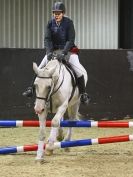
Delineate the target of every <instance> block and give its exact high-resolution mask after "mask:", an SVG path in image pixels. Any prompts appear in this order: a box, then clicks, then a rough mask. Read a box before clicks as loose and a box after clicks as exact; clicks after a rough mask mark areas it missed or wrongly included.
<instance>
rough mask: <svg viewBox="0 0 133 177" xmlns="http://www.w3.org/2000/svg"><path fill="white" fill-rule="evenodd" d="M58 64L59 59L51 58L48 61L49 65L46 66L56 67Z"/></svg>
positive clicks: (46, 67) (47, 67)
mask: <svg viewBox="0 0 133 177" xmlns="http://www.w3.org/2000/svg"><path fill="white" fill-rule="evenodd" d="M57 65H59V61H58V60H50V61H49V62H48V63H47V65H46V66H45V69H49V68H53V67H56V66H57Z"/></svg>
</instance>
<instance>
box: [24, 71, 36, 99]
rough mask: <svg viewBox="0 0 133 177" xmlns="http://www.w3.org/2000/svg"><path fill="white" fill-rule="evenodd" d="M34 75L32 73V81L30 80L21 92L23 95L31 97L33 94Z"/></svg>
mask: <svg viewBox="0 0 133 177" xmlns="http://www.w3.org/2000/svg"><path fill="white" fill-rule="evenodd" d="M35 78H36V75H34V77H33V79H32V81H31V85H30V87H28V88H27V89H26V90H25V91H24V92H23V94H22V95H23V96H26V97H32V96H33V94H34V81H35Z"/></svg>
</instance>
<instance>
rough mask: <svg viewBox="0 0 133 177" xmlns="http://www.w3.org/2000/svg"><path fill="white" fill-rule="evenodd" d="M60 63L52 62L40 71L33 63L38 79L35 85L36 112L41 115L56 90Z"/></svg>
mask: <svg viewBox="0 0 133 177" xmlns="http://www.w3.org/2000/svg"><path fill="white" fill-rule="evenodd" d="M58 65H59V64H58V61H56V60H52V61H50V62H49V63H48V64H47V65H46V66H45V67H44V68H42V69H39V68H38V67H37V64H36V63H33V70H34V72H35V73H36V75H37V77H36V79H35V82H34V85H35V90H36V101H35V107H34V109H35V112H36V114H41V113H42V112H43V111H44V110H45V108H46V106H47V103H48V102H49V99H50V96H51V93H52V92H53V89H54V84H55V81H56V80H57V77H58V75H57V72H56V69H58Z"/></svg>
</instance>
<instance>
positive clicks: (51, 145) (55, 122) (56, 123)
mask: <svg viewBox="0 0 133 177" xmlns="http://www.w3.org/2000/svg"><path fill="white" fill-rule="evenodd" d="M67 103H68V102H64V103H63V104H62V106H60V107H59V108H58V111H57V113H56V114H55V116H54V118H53V120H52V128H51V132H50V136H49V139H48V145H47V147H48V148H47V149H49V150H50V151H51V150H52V149H54V142H55V141H56V139H57V133H58V129H59V125H60V120H61V118H62V117H63V116H64V113H65V112H66V109H67Z"/></svg>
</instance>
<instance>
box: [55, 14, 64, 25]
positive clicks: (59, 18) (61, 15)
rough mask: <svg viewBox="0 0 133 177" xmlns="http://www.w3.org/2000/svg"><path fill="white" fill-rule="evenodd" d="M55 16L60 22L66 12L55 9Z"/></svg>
mask: <svg viewBox="0 0 133 177" xmlns="http://www.w3.org/2000/svg"><path fill="white" fill-rule="evenodd" d="M53 16H54V18H55V20H56V22H57V23H58V22H61V20H62V18H63V16H64V13H63V12H61V11H54V12H53Z"/></svg>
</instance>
